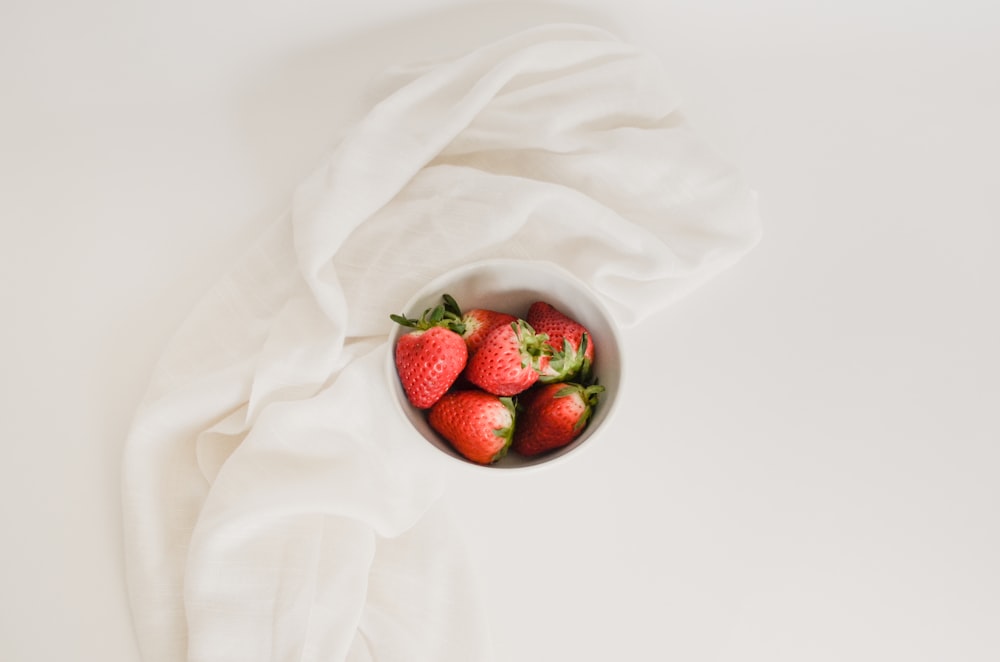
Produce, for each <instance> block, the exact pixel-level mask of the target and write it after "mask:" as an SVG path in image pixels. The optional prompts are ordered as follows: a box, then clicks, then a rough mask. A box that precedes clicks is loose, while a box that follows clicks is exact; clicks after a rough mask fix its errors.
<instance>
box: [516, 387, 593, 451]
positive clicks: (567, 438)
mask: <svg viewBox="0 0 1000 662" xmlns="http://www.w3.org/2000/svg"><path fill="white" fill-rule="evenodd" d="M602 391H604V387H603V386H598V385H596V384H595V385H593V386H583V385H582V384H575V383H555V384H543V385H541V386H539V387H537V388H535V389H532V390H531V391H529V392H528V393H526V394H525V395H524V396H522V397H521V398H519V402H518V410H519V413H518V422H517V429H516V430H515V431H514V442H513V446H512V448H513V449H514V450H515V451H517V452H518V453H520V454H522V455H527V456H532V455H538V454H540V453H544V452H546V451H550V450H554V449H556V448H562V447H563V446H565V445H567V444H568V443H570V442H571V441H573V440H574V439H576V438H577V437H578V436H580V433H582V432H583V430H584V428H586V427H587V422H588V421H589V420H590V415H591V413H592V412H593V410H594V407H595V406H596V405H597V396H598V394H600V393H601V392H602Z"/></svg>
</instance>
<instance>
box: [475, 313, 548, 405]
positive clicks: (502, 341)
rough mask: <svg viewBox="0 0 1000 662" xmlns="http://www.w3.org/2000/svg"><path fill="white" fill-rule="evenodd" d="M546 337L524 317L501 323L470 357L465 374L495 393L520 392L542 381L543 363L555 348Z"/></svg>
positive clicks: (481, 386)
mask: <svg viewBox="0 0 1000 662" xmlns="http://www.w3.org/2000/svg"><path fill="white" fill-rule="evenodd" d="M545 340H546V337H545V336H543V335H537V334H535V332H534V330H533V329H532V328H531V326H530V325H529V324H528V323H527V322H525V321H524V320H518V321H516V322H514V323H513V324H509V325H506V326H498V327H497V328H495V329H493V330H492V331H490V332H489V333H488V334H487V335H486V338H485V339H484V340H483V343H482V345H480V347H479V351H477V352H476V353H475V354H473V355H472V358H470V359H469V362H468V365H467V366H466V368H465V376H466V378H467V379H468V380H469V381H470V382H472V383H473V384H475V385H476V386H478V387H479V388H481V389H483V390H484V391H488V392H489V393H492V394H494V395H516V394H518V393H520V392H522V391H524V390H525V389H527V388H528V387H530V386H531V385H532V384H534V383H535V382H536V381H538V369H539V362H540V360H541V358H542V357H543V356H545V355H547V354H548V353H549V352H550V351H551V350H550V349H549V347H548V345H546V344H545Z"/></svg>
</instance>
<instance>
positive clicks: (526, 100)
mask: <svg viewBox="0 0 1000 662" xmlns="http://www.w3.org/2000/svg"><path fill="white" fill-rule="evenodd" d="M388 80H389V83H387V85H388V86H389V89H393V90H394V91H392V92H391V93H389V94H388V95H387V96H386V97H385V98H384V99H383V100H382V101H381V102H379V103H378V104H377V105H375V107H373V108H372V109H371V110H370V112H369V113H368V114H367V115H366V116H365V117H364V119H363V120H362V121H361V122H360V123H359V124H358V125H357V126H356V127H355V128H354V130H353V131H352V132H351V133H349V134H348V136H347V137H346V138H345V139H344V140H343V141H342V143H341V144H340V145H339V146H338V147H337V149H336V150H335V151H334V152H333V153H332V155H331V156H330V157H329V159H328V160H327V161H326V162H325V163H324V164H322V166H321V167H320V168H319V169H318V170H317V171H316V172H315V174H314V175H313V176H312V177H310V178H309V179H308V180H307V181H306V182H304V183H303V184H302V186H301V187H300V189H299V190H298V192H297V194H296V197H295V200H294V204H293V208H292V211H291V212H290V214H289V215H288V216H287V217H284V218H282V219H280V220H279V221H278V222H276V223H275V224H274V226H273V227H272V228H271V229H270V230H269V231H268V232H267V233H266V235H265V236H263V237H261V239H260V241H259V242H258V243H257V245H256V247H255V249H254V250H253V251H252V252H251V253H250V254H249V255H248V256H246V258H245V259H244V260H243V261H242V262H241V263H240V264H238V265H236V267H235V268H234V269H233V271H232V272H231V273H230V274H229V275H228V276H227V277H225V278H224V279H223V280H222V281H221V282H220V283H218V284H217V285H216V286H215V287H214V289H212V290H211V291H210V292H209V293H208V294H207V296H206V297H205V298H204V300H203V301H202V302H201V303H200V305H199V306H198V308H197V309H196V310H195V311H194V312H193V313H192V315H191V317H190V318H189V319H188V320H187V321H186V323H185V324H184V325H183V326H182V328H181V329H180V330H179V332H178V334H177V335H176V337H175V338H174V340H173V341H172V343H171V345H170V347H169V348H168V350H167V351H166V353H165V355H164V356H163V357H162V360H161V362H160V363H159V365H158V368H157V370H156V372H155V375H154V376H153V379H152V383H151V385H150V387H149V391H148V393H147V395H146V397H145V399H144V402H143V404H142V406H141V407H140V409H139V411H138V412H137V413H136V417H135V422H134V425H133V428H132V430H131V432H130V436H129V438H128V440H127V444H126V451H125V458H124V466H123V501H124V510H125V512H124V516H125V538H126V561H127V578H128V583H129V588H130V594H131V599H132V605H133V612H134V618H135V625H136V631H137V635H138V637H139V640H140V644H141V647H142V651H143V656H144V658H145V660H146V662H178V661H180V660H185V659H187V660H191V661H198V662H201V661H205V662H208V661H212V662H219V661H230V660H232V661H238V662H255V661H264V660H268V661H281V662H290V661H295V662H300V661H310V660H322V661H324V662H333V661H337V660H351V661H361V660H378V661H379V662H396V661H406V662H421V661H425V660H426V661H428V662H448V661H450V660H455V661H461V662H476V661H479V660H488V659H490V658H491V654H490V633H489V629H488V627H487V619H486V617H485V615H484V613H483V609H482V608H481V605H479V603H478V602H477V594H476V591H475V588H474V587H475V583H476V582H475V573H476V570H477V569H476V568H475V567H474V566H473V565H472V564H470V562H469V560H468V559H466V558H465V556H464V554H463V553H462V548H461V540H460V538H459V537H458V536H457V535H456V533H455V532H454V531H453V530H452V529H451V527H450V526H449V522H450V520H449V518H448V517H447V516H446V514H444V513H442V512H439V510H438V504H437V499H438V497H439V496H440V495H441V494H442V490H443V489H445V486H446V483H447V476H446V475H445V474H442V473H441V470H440V469H439V468H438V465H436V464H434V463H429V462H428V460H429V456H428V455H426V454H425V452H424V451H423V450H421V451H419V452H418V451H417V450H416V449H417V448H418V446H420V445H419V444H413V443H412V437H411V436H410V435H411V433H410V432H409V431H408V430H407V429H406V424H405V423H404V421H403V419H402V418H401V417H399V416H397V415H395V414H394V413H390V412H391V406H390V402H389V398H390V392H389V389H388V386H387V382H386V379H385V374H384V370H383V364H384V362H385V361H386V359H387V353H388V352H390V351H391V348H389V347H388V343H387V342H386V337H387V335H388V333H389V331H390V328H391V326H392V322H391V321H390V320H389V318H388V314H389V313H390V312H399V311H401V309H402V305H403V303H404V301H405V300H406V299H407V298H408V297H409V296H410V295H411V294H412V292H413V291H415V290H416V289H417V288H418V287H419V286H420V285H421V284H422V283H424V282H426V281H427V280H428V279H429V278H432V277H433V276H436V275H437V274H439V273H442V272H443V271H445V270H447V269H450V268H452V267H455V266H458V265H461V264H463V263H466V262H468V261H470V260H475V259H477V258H484V257H516V258H522V259H537V260H547V261H551V262H554V263H558V264H560V265H562V266H563V267H565V268H567V269H568V270H569V271H571V272H573V273H574V274H575V275H576V276H578V277H579V278H580V279H582V280H583V281H585V282H586V283H588V284H589V285H590V287H591V288H592V289H593V290H594V291H595V292H596V293H597V294H598V295H599V296H601V297H603V299H604V300H605V302H606V303H607V304H608V306H609V307H610V308H611V310H612V311H614V312H615V313H616V314H617V316H618V319H619V321H620V323H621V324H622V325H623V326H628V325H631V324H635V323H637V322H638V321H640V320H642V319H643V318H644V317H646V316H647V315H649V314H651V313H653V312H655V311H657V310H659V309H661V308H663V307H664V306H666V305H668V304H669V303H670V302H672V301H674V300H675V299H677V298H678V297H679V296H681V295H683V294H685V293H687V292H688V291H690V290H691V289H692V288H693V287H695V286H696V285H698V284H699V283H701V282H703V281H704V280H706V279H707V278H708V277H710V276H712V275H713V274H715V273H717V272H719V271H720V270H722V269H723V268H725V267H727V266H729V265H731V264H733V263H734V262H735V261H736V260H737V259H738V258H739V257H740V256H741V255H743V254H744V253H745V252H746V251H748V250H749V249H750V248H751V247H752V246H753V245H754V244H755V242H756V241H757V239H758V236H759V226H758V220H757V214H756V209H755V196H754V194H753V192H752V191H750V190H749V189H748V188H747V187H746V185H745V184H744V183H743V182H742V181H741V180H740V178H739V176H738V174H737V173H736V172H735V171H734V169H733V168H731V167H730V166H728V165H727V164H726V163H724V162H723V161H721V160H720V159H719V158H718V157H717V156H715V155H714V154H713V153H712V152H711V151H709V150H708V149H706V147H705V146H704V144H703V143H702V142H701V141H700V140H699V139H698V137H697V136H696V135H695V133H694V132H692V131H691V129H690V128H689V127H688V126H687V125H686V124H685V122H684V121H683V120H682V119H681V118H680V116H679V115H678V113H677V111H676V108H675V103H674V100H673V99H672V98H671V96H670V94H669V90H668V86H667V85H666V82H665V80H664V77H663V72H662V70H661V66H660V64H659V63H658V62H657V61H656V60H655V59H654V58H653V57H651V56H650V55H648V54H646V53H644V52H642V51H641V50H638V49H636V48H635V47H633V46H631V45H628V44H626V43H622V42H621V41H620V40H618V39H617V38H615V37H614V36H612V35H609V34H607V33H606V32H603V31H601V30H599V29H596V28H593V27H588V26H582V25H548V26H541V27H538V28H535V29H531V30H528V31H525V32H521V33H518V34H514V35H512V36H510V37H508V38H505V39H503V40H500V41H499V42H497V43H493V44H491V45H487V46H485V47H483V48H481V49H479V50H476V51H474V52H471V53H468V54H466V55H463V56H460V57H457V58H454V59H449V60H442V61H439V62H436V63H432V64H424V65H421V66H419V67H415V68H411V69H407V70H399V71H396V72H394V73H392V74H391V76H390V77H389V79H388ZM383 89H386V88H383ZM408 312H410V313H413V312H419V311H408Z"/></svg>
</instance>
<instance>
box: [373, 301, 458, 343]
mask: <svg viewBox="0 0 1000 662" xmlns="http://www.w3.org/2000/svg"><path fill="white" fill-rule="evenodd" d="M441 298H442V302H441V303H439V304H438V305H436V306H434V307H433V308H428V309H427V310H425V311H424V312H423V314H422V315H421V316H420V317H418V318H413V317H407V316H406V315H396V314H391V315H389V319H391V320H392V321H393V322H395V323H396V324H399V325H401V326H405V327H408V328H412V329H417V330H418V331H426V330H427V329H430V328H433V327H435V326H443V327H444V328H446V329H449V330H451V331H454V332H455V333H457V334H459V335H462V334H464V333H465V322H464V321H463V319H462V310H461V308H459V307H458V303H457V302H456V301H455V299H454V298H453V297H452V296H451V295H450V294H445V295H443V296H442V297H441Z"/></svg>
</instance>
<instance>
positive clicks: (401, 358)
mask: <svg viewBox="0 0 1000 662" xmlns="http://www.w3.org/2000/svg"><path fill="white" fill-rule="evenodd" d="M389 317H390V318H391V319H392V320H393V321H394V322H396V323H398V324H402V325H403V326H407V327H415V328H416V330H415V331H411V332H409V333H407V334H405V335H403V336H400V338H399V340H397V341H396V348H395V350H396V355H395V362H396V373H397V374H398V375H399V381H400V383H401V384H402V386H403V391H404V392H405V393H406V399H407V400H409V401H410V404H412V405H413V406H414V407H417V408H418V409H427V408H429V407H431V406H432V405H433V404H434V403H435V402H437V401H438V399H439V398H440V397H441V396H442V395H444V394H445V392H447V390H448V389H449V388H451V385H452V384H454V383H455V380H456V379H457V378H458V376H459V375H460V374H461V373H462V370H464V369H465V364H466V362H467V361H468V357H469V352H468V350H467V349H466V347H465V341H464V340H463V339H462V336H460V335H459V334H457V333H455V332H454V331H452V330H451V329H449V328H447V326H446V322H445V321H444V318H445V315H444V307H443V306H438V307H436V308H433V309H429V310H426V311H424V314H423V315H422V316H421V317H420V319H419V320H415V319H410V318H408V317H404V316H402V315H390V316H389Z"/></svg>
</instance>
